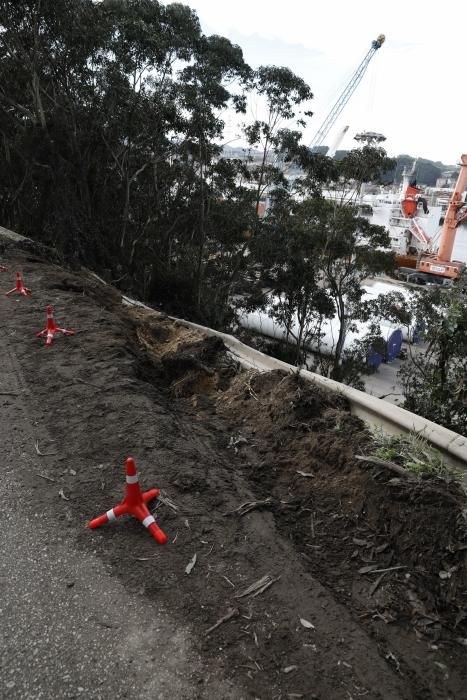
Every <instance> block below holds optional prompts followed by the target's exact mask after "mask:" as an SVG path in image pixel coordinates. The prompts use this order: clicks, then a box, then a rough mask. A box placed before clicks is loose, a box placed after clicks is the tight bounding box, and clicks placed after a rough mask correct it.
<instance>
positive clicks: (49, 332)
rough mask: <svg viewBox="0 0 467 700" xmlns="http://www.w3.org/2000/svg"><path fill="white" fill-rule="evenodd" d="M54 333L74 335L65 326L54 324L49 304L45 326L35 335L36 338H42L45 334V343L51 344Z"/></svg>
mask: <svg viewBox="0 0 467 700" xmlns="http://www.w3.org/2000/svg"><path fill="white" fill-rule="evenodd" d="M56 333H61V334H62V335H74V333H75V332H74V331H67V330H66V329H65V328H59V327H58V326H56V325H55V320H54V312H53V309H52V307H51V306H48V307H47V327H46V328H44V330H43V331H40V332H39V333H36V336H37V337H38V338H43V337H44V336H47V340H46V341H45V344H46V345H52V341H53V339H54V335H55V334H56Z"/></svg>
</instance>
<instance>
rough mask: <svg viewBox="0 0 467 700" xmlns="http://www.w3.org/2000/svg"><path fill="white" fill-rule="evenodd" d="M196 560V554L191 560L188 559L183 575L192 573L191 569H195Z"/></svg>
mask: <svg viewBox="0 0 467 700" xmlns="http://www.w3.org/2000/svg"><path fill="white" fill-rule="evenodd" d="M197 558H198V557H197V555H196V553H195V554H193V558H192V559H190V561H189V562H188V564H187V565H186V567H185V573H186V574H191V572H192V571H193V569H194V567H195V564H196V560H197Z"/></svg>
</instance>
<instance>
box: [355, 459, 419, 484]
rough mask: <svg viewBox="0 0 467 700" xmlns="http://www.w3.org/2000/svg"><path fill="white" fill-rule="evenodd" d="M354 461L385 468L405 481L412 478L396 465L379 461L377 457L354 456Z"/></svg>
mask: <svg viewBox="0 0 467 700" xmlns="http://www.w3.org/2000/svg"><path fill="white" fill-rule="evenodd" d="M355 459H358V460H360V461H361V462H369V463H370V464H376V465H378V466H379V467H385V468H386V469H389V470H390V471H392V472H394V473H395V474H398V475H399V476H403V477H404V478H406V479H410V478H411V477H413V474H411V473H410V472H408V471H407V470H406V469H403V468H402V467H400V466H399V465H398V464H394V462H387V461H386V460H385V459H380V458H379V457H371V456H366V457H365V456H363V455H355Z"/></svg>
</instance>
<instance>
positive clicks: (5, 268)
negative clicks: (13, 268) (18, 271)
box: [0, 263, 8, 272]
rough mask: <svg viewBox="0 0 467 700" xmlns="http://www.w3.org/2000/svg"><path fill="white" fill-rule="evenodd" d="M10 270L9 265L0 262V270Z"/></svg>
mask: <svg viewBox="0 0 467 700" xmlns="http://www.w3.org/2000/svg"><path fill="white" fill-rule="evenodd" d="M7 270H8V265H2V264H1V263H0V272H6V271H7Z"/></svg>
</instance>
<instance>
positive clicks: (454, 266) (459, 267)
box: [417, 153, 467, 279]
mask: <svg viewBox="0 0 467 700" xmlns="http://www.w3.org/2000/svg"><path fill="white" fill-rule="evenodd" d="M466 186H467V153H463V154H462V155H461V169H460V171H459V177H458V178H457V183H456V187H455V189H454V192H453V193H452V196H451V199H450V200H449V205H448V210H447V212H446V217H445V219H444V224H443V229H442V231H441V237H440V241H439V248H438V252H437V253H431V254H430V253H426V254H425V255H422V257H421V258H420V260H418V261H417V270H421V271H422V272H426V273H428V274H430V275H437V276H439V277H447V278H451V279H457V278H458V277H459V275H460V274H461V272H462V271H463V270H464V269H465V263H464V262H462V261H461V260H452V250H453V248H454V241H455V239H456V229H457V227H458V226H459V224H462V223H463V222H464V221H467V210H466V209H465V206H466V202H465V201H464V200H463V193H464V190H465V188H466Z"/></svg>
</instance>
